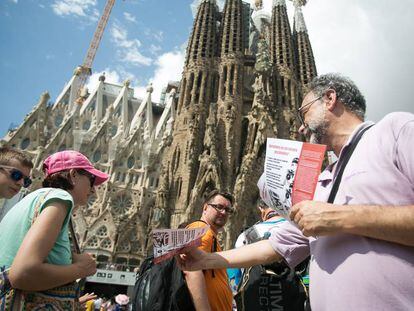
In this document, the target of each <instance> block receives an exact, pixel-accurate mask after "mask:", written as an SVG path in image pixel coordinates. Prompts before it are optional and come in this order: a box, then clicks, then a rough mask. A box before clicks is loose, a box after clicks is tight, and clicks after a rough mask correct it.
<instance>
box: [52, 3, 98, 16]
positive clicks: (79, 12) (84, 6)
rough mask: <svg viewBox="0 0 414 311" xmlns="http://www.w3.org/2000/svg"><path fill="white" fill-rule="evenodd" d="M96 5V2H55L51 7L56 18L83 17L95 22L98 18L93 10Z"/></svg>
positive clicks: (96, 11)
mask: <svg viewBox="0 0 414 311" xmlns="http://www.w3.org/2000/svg"><path fill="white" fill-rule="evenodd" d="M97 3H98V1H97V0H55V1H54V2H53V4H52V5H51V7H52V9H53V12H54V13H55V14H56V15H58V16H74V17H84V18H87V19H89V20H91V21H96V20H97V19H98V17H99V12H98V10H97V9H96V8H95V7H96V5H97Z"/></svg>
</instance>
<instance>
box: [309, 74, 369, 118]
mask: <svg viewBox="0 0 414 311" xmlns="http://www.w3.org/2000/svg"><path fill="white" fill-rule="evenodd" d="M308 87H309V91H311V92H313V93H314V94H315V95H316V96H323V95H324V93H325V92H326V91H327V90H329V89H333V90H335V92H336V96H337V98H338V100H339V101H340V102H341V103H342V104H344V106H345V107H346V108H347V109H348V110H349V111H351V112H353V113H354V114H356V115H357V116H358V117H359V118H361V120H364V118H365V111H366V104H365V98H364V95H362V93H361V91H360V90H359V89H358V87H357V86H356V85H355V83H354V82H353V81H352V80H351V79H349V78H347V77H344V76H342V75H340V74H338V73H327V74H324V75H321V76H318V77H315V78H314V79H313V80H312V82H311V83H310V84H309V86H308Z"/></svg>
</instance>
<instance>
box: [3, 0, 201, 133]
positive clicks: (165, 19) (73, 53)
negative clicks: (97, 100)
mask: <svg viewBox="0 0 414 311" xmlns="http://www.w3.org/2000/svg"><path fill="white" fill-rule="evenodd" d="M105 2H106V1H103V0H99V1H94V0H78V1H76V0H66V1H49V0H19V1H11V0H2V1H0V41H1V42H2V44H1V47H0V101H1V103H2V104H1V107H2V113H1V116H0V118H1V119H0V135H1V136H3V135H4V134H5V133H6V131H7V129H8V127H9V125H10V123H19V122H21V120H22V119H23V117H24V115H25V114H26V113H28V112H29V111H30V110H31V108H32V107H33V105H34V104H35V103H36V102H37V100H38V98H39V96H40V94H41V93H42V92H43V91H45V90H47V91H49V93H50V95H51V101H53V100H54V99H55V98H56V97H57V96H58V94H59V92H60V91H61V89H62V88H63V86H64V85H65V83H66V82H67V81H68V80H69V79H70V78H71V76H72V73H73V71H74V69H75V68H76V66H77V65H79V64H81V63H82V62H83V59H84V57H85V55H86V51H87V49H88V47H89V42H90V41H91V39H92V36H93V33H94V31H95V27H96V24H97V20H98V17H99V14H100V13H101V12H102V11H103V8H104V5H105ZM178 3H180V5H177V4H178ZM66 4H70V6H68V5H66ZM190 4H191V1H183V0H179V1H171V0H159V1H158V0H157V1H154V0H135V1H134V0H126V1H120V0H118V1H116V3H115V5H114V8H113V10H112V13H111V17H110V19H109V22H108V25H107V28H106V30H105V33H104V36H103V38H102V41H101V44H100V47H99V49H98V52H97V55H96V58H95V61H94V64H93V71H94V72H95V73H100V72H102V71H106V73H107V75H108V80H116V81H120V82H122V81H123V80H125V79H126V78H132V83H133V85H134V86H141V87H145V85H146V84H147V83H148V81H149V80H150V79H151V78H152V77H154V74H155V72H156V70H157V68H158V69H159V67H160V61H161V62H162V61H163V57H164V62H168V61H169V60H172V61H174V60H178V61H181V59H182V57H183V56H182V55H183V48H184V44H185V42H186V41H187V39H188V33H189V31H190V29H191V25H192V21H193V17H192V13H191V9H190ZM168 56H170V57H168ZM174 56H175V57H174ZM165 58H166V59H165ZM171 65H175V67H177V64H170V67H171ZM165 66H167V67H168V64H165ZM181 66H182V64H181ZM178 67H180V66H178ZM172 69H175V68H172ZM177 71H178V73H180V72H181V69H176V70H175V72H173V73H172V74H171V79H174V78H175V79H177V78H178V77H177ZM98 75H99V74H98ZM96 76H97V75H94V77H93V78H96ZM137 91H138V92H139V91H140V89H138V90H137Z"/></svg>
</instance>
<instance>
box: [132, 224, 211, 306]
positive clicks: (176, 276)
mask: <svg viewBox="0 0 414 311" xmlns="http://www.w3.org/2000/svg"><path fill="white" fill-rule="evenodd" d="M197 221H201V222H204V221H202V220H197ZM204 223H205V222H204ZM216 250H217V241H216V240H214V243H213V249H212V251H216ZM207 271H208V270H206V271H204V273H206V272H207ZM211 273H212V274H213V277H214V270H211ZM132 310H135V311H150V310H151V311H195V308H194V304H193V300H192V297H191V294H190V291H189V290H188V287H187V283H186V281H185V278H184V274H183V272H182V271H181V269H180V268H179V267H178V265H177V262H176V260H175V258H174V257H172V258H170V259H167V260H165V261H163V262H161V263H159V264H154V256H153V255H151V256H149V257H147V258H146V259H145V260H144V262H143V263H142V265H141V267H140V270H139V272H138V274H137V279H136V281H135V286H134V293H133V298H132Z"/></svg>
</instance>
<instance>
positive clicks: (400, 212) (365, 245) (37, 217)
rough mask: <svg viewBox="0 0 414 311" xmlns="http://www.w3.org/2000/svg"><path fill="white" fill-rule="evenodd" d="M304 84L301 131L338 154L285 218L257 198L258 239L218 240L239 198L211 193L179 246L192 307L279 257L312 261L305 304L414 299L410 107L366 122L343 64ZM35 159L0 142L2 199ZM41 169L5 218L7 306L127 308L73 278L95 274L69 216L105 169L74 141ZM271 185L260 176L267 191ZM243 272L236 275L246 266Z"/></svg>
mask: <svg viewBox="0 0 414 311" xmlns="http://www.w3.org/2000/svg"><path fill="white" fill-rule="evenodd" d="M308 87H309V89H308V92H307V93H306V94H305V96H304V99H303V102H302V104H301V107H300V108H299V109H298V111H297V114H298V118H299V120H300V122H301V126H300V128H299V133H300V134H302V135H303V136H304V137H305V138H306V139H307V140H308V141H310V142H311V143H318V144H324V145H326V146H327V148H328V150H329V151H332V152H334V153H335V155H336V156H337V158H338V160H337V161H336V162H334V163H332V164H330V165H328V166H327V167H326V168H325V169H324V171H323V172H322V173H321V174H320V176H319V179H318V186H317V189H316V193H315V197H314V199H313V200H312V201H302V202H299V203H297V204H295V205H293V206H292V207H291V210H290V215H289V216H290V219H283V218H282V217H280V216H279V215H278V214H277V213H276V212H275V211H274V210H272V208H269V207H268V206H266V205H265V204H264V203H263V202H260V204H259V206H258V207H259V212H260V215H261V218H262V220H263V222H262V223H260V224H257V225H256V226H254V227H253V228H252V230H253V231H251V232H255V234H257V237H258V239H257V240H251V239H250V240H249V237H248V235H247V233H246V232H245V233H243V234H241V236H240V237H239V239H238V241H237V243H236V248H234V249H231V250H226V251H223V250H222V249H221V246H220V243H219V242H218V234H219V232H220V231H221V230H223V228H224V226H225V225H226V223H227V221H228V219H229V217H230V216H231V215H232V214H233V213H234V212H235V209H234V207H233V204H234V199H233V197H232V195H231V194H229V193H226V192H223V191H219V190H215V191H213V192H211V193H209V194H208V195H207V197H206V198H205V201H204V203H203V205H202V207H201V218H200V220H198V221H194V222H192V223H190V224H188V225H187V226H186V227H187V228H198V227H203V226H209V228H208V231H207V233H206V234H205V235H204V236H203V237H202V243H201V246H200V247H198V248H193V249H191V250H190V251H188V252H186V253H183V254H180V255H179V256H176V260H177V262H178V264H179V266H180V268H181V269H182V270H183V275H184V278H185V281H186V284H187V287H188V290H189V293H190V296H191V300H192V303H193V305H194V308H195V309H196V310H201V311H203V310H206V311H209V310H212V311H229V310H232V309H234V308H235V305H234V301H233V294H234V293H233V292H232V288H231V287H230V285H229V278H228V274H227V271H226V268H249V267H252V266H255V265H270V264H273V263H280V264H282V263H283V264H284V265H286V266H289V267H290V268H292V269H293V268H295V267H296V266H297V265H299V264H300V263H302V262H304V261H306V260H309V279H310V285H309V286H310V288H309V299H310V306H309V304H308V305H307V308H310V307H311V308H312V309H313V310H317V311H319V310H322V311H323V310H410V309H412V308H413V307H414V292H413V289H412V280H413V279H414V152H413V150H412V145H411V144H412V143H413V139H414V115H413V114H411V113H405V112H395V113H391V114H389V115H387V116H385V117H384V118H383V119H382V120H381V121H379V122H378V123H377V124H374V123H372V122H368V121H364V118H365V112H366V103H365V99H364V96H363V95H362V93H361V92H360V90H359V89H358V88H357V86H356V85H355V84H354V83H353V82H352V81H351V80H350V79H348V78H346V77H343V76H341V75H339V74H326V75H321V76H319V77H316V78H315V79H314V80H313V81H312V82H311V83H310V84H309V86H308ZM32 168H33V164H32V162H31V160H30V159H29V158H28V157H27V156H26V155H25V154H24V153H23V152H21V151H18V150H16V149H13V148H8V147H3V148H0V198H6V199H10V198H12V197H13V196H14V195H16V194H17V193H18V192H19V191H20V189H21V188H22V187H29V186H30V184H31V182H32V181H31V178H30V174H31V169H32ZM43 169H44V173H45V178H44V179H43V182H42V188H40V189H38V190H36V191H33V192H32V193H30V194H28V195H27V196H25V197H24V198H23V199H22V200H21V201H19V202H18V203H17V204H16V205H15V206H14V207H13V208H12V209H11V210H10V211H9V212H8V213H7V214H6V215H5V216H4V218H3V219H2V221H1V222H0V268H1V274H0V276H1V277H0V293H1V294H2V295H1V296H0V310H1V311H3V310H12V307H13V308H15V307H16V306H19V307H20V308H21V309H24V308H25V310H31V309H35V306H37V307H38V306H49V307H48V308H49V309H48V308H46V307H45V309H44V310H78V309H79V308H80V307H81V305H83V308H84V309H86V310H127V309H128V308H131V306H130V303H129V299H128V297H127V296H125V295H118V296H116V297H115V299H113V300H106V301H105V300H104V299H102V298H97V297H96V295H94V294H93V293H92V294H85V295H83V296H81V297H80V298H78V292H77V285H76V281H77V280H79V279H84V278H86V277H87V276H90V275H93V274H94V273H95V272H96V262H95V259H94V258H93V257H92V256H91V255H90V254H87V253H81V252H80V249H79V246H77V243H76V238H74V239H73V238H72V240H70V238H69V237H70V236H72V237H74V234H70V232H73V227H72V224H71V217H70V215H71V213H72V212H73V210H74V209H75V208H78V207H79V206H86V204H87V202H88V198H89V196H90V195H92V194H93V193H94V191H95V190H94V187H95V186H98V185H100V184H102V183H104V182H105V181H107V179H108V177H109V176H108V175H107V174H106V173H104V172H101V171H99V170H97V169H96V168H94V167H93V165H92V163H91V162H90V161H89V160H88V159H87V158H86V157H85V156H84V155H83V154H81V153H79V152H77V151H71V150H66V151H60V152H57V153H54V154H52V155H50V156H49V157H47V158H46V159H45V160H44V163H43ZM266 192H267V189H266V185H265V188H264V189H261V190H260V194H261V195H262V196H266ZM244 208H248V207H244ZM309 258H310V259H309ZM236 271H239V272H238V273H236V274H235V275H238V277H235V282H236V285H237V284H238V283H239V282H240V275H242V273H243V270H236ZM236 278H237V280H236ZM233 285H234V284H233ZM235 288H237V286H236V287H233V290H234V289H235ZM27 293H30V294H27ZM37 293H41V294H37ZM121 301H122V303H121ZM260 304H261V302H260V301H257V305H258V306H259V305H260ZM77 308H78V309H77ZM301 308H302V310H303V309H304V308H305V305H304V306H302V307H301ZM38 309H39V310H41V309H42V307H38ZM13 310H14V309H13Z"/></svg>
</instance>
